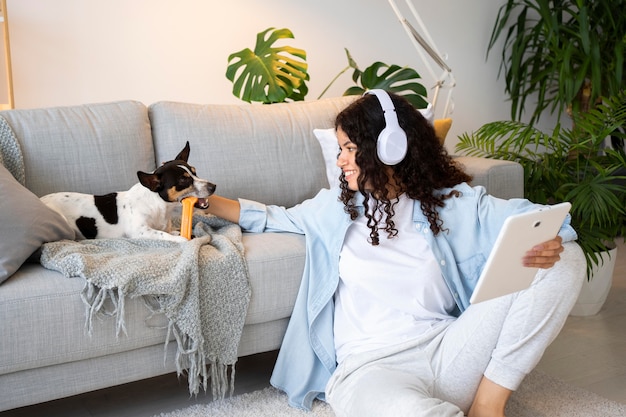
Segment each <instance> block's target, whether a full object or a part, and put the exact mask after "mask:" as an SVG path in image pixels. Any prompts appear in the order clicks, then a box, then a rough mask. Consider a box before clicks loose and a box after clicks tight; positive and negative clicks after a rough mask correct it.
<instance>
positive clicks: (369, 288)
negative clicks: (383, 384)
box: [334, 194, 455, 362]
mask: <svg viewBox="0 0 626 417" xmlns="http://www.w3.org/2000/svg"><path fill="white" fill-rule="evenodd" d="M412 219H413V200H411V199H409V198H408V197H406V196H405V195H404V194H403V195H402V196H400V199H399V202H398V204H397V205H396V207H395V215H394V222H395V226H396V229H398V235H397V236H395V237H393V238H391V239H390V238H388V236H387V234H386V232H385V231H384V230H383V228H384V225H379V233H380V243H379V245H378V246H372V245H371V244H370V243H369V241H368V238H369V234H370V229H369V228H368V227H367V218H366V217H365V216H360V217H359V218H358V219H357V220H356V221H355V222H354V223H353V224H352V225H351V226H350V227H349V229H348V232H347V233H346V237H345V240H344V243H343V247H342V250H341V258H340V260H339V274H340V279H339V286H338V288H337V291H336V293H335V322H334V337H335V349H336V351H337V361H338V362H341V361H342V360H343V359H344V358H345V357H346V356H348V355H349V354H353V353H361V352H365V351H370V350H373V349H377V348H381V347H385V346H389V345H392V344H395V343H398V342H401V341H404V340H407V339H410V338H414V337H416V336H419V335H420V334H422V333H423V332H424V331H426V330H428V329H430V328H431V327H432V326H433V325H434V324H436V323H438V322H440V321H441V320H450V319H453V317H452V316H451V315H450V314H449V312H450V311H452V310H453V309H454V306H455V304H454V299H453V298H452V294H451V293H450V290H449V289H448V287H447V285H446V283H445V281H444V279H443V277H442V275H441V269H440V267H439V265H438V264H437V260H436V259H435V257H434V255H433V253H432V251H431V249H430V247H429V246H428V243H427V242H426V240H425V239H424V237H423V233H432V232H431V231H430V229H429V228H427V227H426V228H424V229H423V230H418V229H417V228H416V227H415V225H414V223H413V220H412Z"/></svg>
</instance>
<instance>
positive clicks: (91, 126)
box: [0, 97, 523, 411]
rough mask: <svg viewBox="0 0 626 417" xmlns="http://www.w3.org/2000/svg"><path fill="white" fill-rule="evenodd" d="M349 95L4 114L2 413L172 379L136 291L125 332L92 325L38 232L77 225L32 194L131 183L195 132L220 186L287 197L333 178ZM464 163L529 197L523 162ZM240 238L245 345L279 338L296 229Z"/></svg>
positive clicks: (204, 162) (293, 273) (156, 330)
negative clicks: (335, 128)
mask: <svg viewBox="0 0 626 417" xmlns="http://www.w3.org/2000/svg"><path fill="white" fill-rule="evenodd" d="M352 99H353V98H350V97H348V98H345V97H343V98H333V99H322V100H318V101H311V102H299V103H289V104H274V105H271V106H264V105H249V104H241V105H198V104H184V103H173V102H159V103H155V104H153V105H151V106H149V107H147V106H145V105H144V104H142V103H139V102H136V101H120V102H114V103H102V104H88V105H82V106H72V107H62V108H45V109H33V110H9V111H4V112H0V136H2V138H1V139H0V145H1V152H0V162H2V163H3V165H4V166H5V167H6V169H5V168H4V167H2V166H0V169H2V171H0V193H1V200H2V202H0V216H2V226H1V228H0V229H1V232H2V235H1V236H0V240H1V241H2V243H1V245H2V251H3V252H2V253H0V262H2V264H3V265H2V269H0V274H2V275H0V282H1V284H0V387H1V388H0V411H2V410H7V409H12V408H16V407H21V406H25V405H29V404H34V403H40V402H44V401H48V400H53V399H56V398H61V397H66V396H70V395H75V394H79V393H83V392H87V391H91V390H97V389H100V388H104V387H108V386H112V385H117V384H122V383H127V382H131V381H137V380H141V379H144V378H149V377H153V376H157V375H162V374H166V373H172V378H175V377H176V376H175V375H174V372H175V369H176V368H175V365H174V360H173V356H174V353H175V349H176V343H170V344H169V345H168V352H167V359H166V360H165V361H164V341H165V337H166V329H164V328H163V326H161V325H165V319H164V318H163V317H150V314H149V311H148V310H147V308H146V307H145V305H144V304H143V303H142V302H141V301H139V300H137V299H131V300H127V303H126V312H125V314H126V318H125V320H126V328H127V335H121V336H119V337H116V332H115V320H101V321H95V322H94V323H93V324H94V328H93V335H92V336H91V337H90V336H88V335H87V334H86V333H85V311H84V305H83V302H82V300H81V297H80V293H81V290H82V289H83V286H84V282H81V280H80V279H67V278H64V277H63V276H62V275H61V274H59V273H57V272H54V271H51V270H47V269H44V268H43V267H42V266H41V265H39V264H38V263H37V262H36V261H37V256H36V249H37V248H38V247H39V246H40V245H41V243H43V242H46V241H50V240H58V239H62V238H72V236H70V235H69V233H70V232H69V231H68V230H67V227H64V225H63V224H61V223H60V222H59V219H57V218H55V217H54V215H55V214H54V213H53V212H51V211H49V210H48V211H46V209H45V207H41V206H40V205H39V204H40V203H39V200H38V199H37V198H36V197H35V196H37V197H39V196H42V195H44V194H47V193H51V192H57V191H78V192H85V193H93V194H103V193H108V192H111V191H120V190H126V189H128V188H129V187H130V186H131V185H133V184H134V183H136V182H137V176H136V171H137V170H143V171H150V170H153V169H155V167H156V165H157V164H159V163H160V162H162V161H166V160H169V159H172V158H173V157H174V156H175V155H176V154H177V153H178V151H179V150H180V149H182V147H183V145H184V143H185V141H187V140H188V141H189V142H190V145H191V156H190V161H189V162H190V163H191V164H192V165H194V166H195V167H196V168H197V171H198V174H199V176H201V177H203V178H207V179H209V180H210V181H212V182H214V183H216V184H217V193H218V194H221V195H224V196H226V197H243V198H247V199H253V200H258V201H262V202H265V203H270V204H279V205H283V206H292V205H295V204H297V203H299V202H301V201H303V200H304V199H307V198H310V197H312V196H314V195H315V194H316V193H317V192H318V190H319V189H321V188H323V187H327V186H328V178H327V174H326V168H325V163H324V157H323V153H322V149H321V147H320V144H319V142H318V141H317V140H316V137H315V136H314V134H313V129H315V128H330V127H332V124H333V118H334V116H335V115H336V114H337V112H338V111H340V110H341V109H342V108H343V107H345V106H346V105H347V104H348V103H349V102H350V100H352ZM458 161H459V163H461V164H463V165H464V166H465V168H466V169H467V171H468V172H469V173H470V174H472V175H474V183H475V184H480V185H484V186H486V187H487V189H488V190H489V192H490V193H492V194H494V195H497V196H500V197H503V198H510V197H519V196H521V195H522V191H523V190H522V180H523V179H522V176H523V174H522V170H521V167H520V166H519V165H517V164H514V163H510V162H504V161H495V160H485V159H479V158H470V157H459V158H458ZM7 173H8V174H7ZM244 246H245V253H246V260H247V263H248V269H249V274H250V281H251V288H252V298H251V302H250V305H249V308H248V314H247V318H246V322H245V327H244V330H243V335H242V338H241V342H240V345H239V353H238V354H239V356H245V355H251V354H254V353H259V352H266V351H270V350H275V349H277V348H278V347H279V346H280V343H281V340H282V336H283V333H284V331H285V328H286V325H287V321H288V320H289V316H290V313H291V309H292V307H293V304H294V301H295V297H296V293H297V290H298V286H299V282H300V276H301V272H302V269H303V265H304V239H303V238H302V236H298V235H293V234H289V233H264V234H247V233H246V234H244ZM33 251H35V254H34V255H33V256H31V253H32V252H33ZM27 258H28V260H26V259H27ZM25 260H26V261H25ZM24 261H25V262H24Z"/></svg>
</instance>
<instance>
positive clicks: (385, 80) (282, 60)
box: [226, 28, 428, 109]
mask: <svg viewBox="0 0 626 417" xmlns="http://www.w3.org/2000/svg"><path fill="white" fill-rule="evenodd" d="M293 37H294V36H293V33H292V32H291V31H290V30H289V29H274V28H268V29H266V30H264V31H262V32H260V33H259V34H257V40H256V46H255V48H254V51H252V50H250V49H248V48H246V49H243V50H241V51H239V52H236V53H233V54H231V55H230V56H229V57H228V62H229V65H228V68H227V69H226V78H228V79H229V80H230V81H232V82H233V94H234V95H235V96H236V97H239V98H240V99H242V100H244V101H247V102H253V101H254V102H261V103H279V102H285V101H300V100H304V98H305V96H306V95H307V93H308V87H307V85H306V81H308V80H309V74H308V72H307V70H308V66H307V64H306V52H305V51H304V50H302V49H298V48H294V47H291V46H282V47H277V46H274V43H275V42H276V41H278V40H279V39H285V38H293ZM346 54H347V57H348V66H347V67H346V68H344V69H343V70H342V71H341V72H340V73H339V74H338V75H337V76H336V77H335V78H334V79H333V80H332V81H331V82H330V84H329V85H328V87H326V89H324V91H323V92H322V94H320V97H321V96H323V95H324V93H326V91H327V90H328V88H329V87H330V85H332V84H333V83H334V82H335V81H336V80H337V79H338V78H339V76H340V75H341V74H343V73H344V72H346V71H347V70H349V69H350V68H352V69H353V73H352V80H353V81H354V83H355V85H354V86H352V87H350V88H348V89H347V90H346V91H345V92H344V95H360V94H363V92H365V91H366V90H370V89H374V88H382V89H385V90H388V91H392V92H395V93H397V94H399V95H402V96H404V97H405V98H406V99H407V100H409V101H410V102H411V103H412V104H413V106H415V107H416V108H418V109H421V108H426V107H427V106H428V102H427V101H426V97H427V91H426V88H425V87H424V86H423V85H422V84H420V83H419V82H418V81H417V80H419V79H420V78H421V77H420V75H419V74H418V73H417V71H415V70H413V69H411V68H408V67H401V66H398V65H387V64H385V63H383V62H375V63H373V64H372V65H370V66H369V67H367V68H366V69H365V70H363V71H361V70H360V69H359V67H358V65H357V64H356V62H355V61H354V59H352V56H351V55H350V52H349V51H348V50H347V49H346ZM318 98H319V97H318Z"/></svg>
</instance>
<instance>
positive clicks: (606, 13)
mask: <svg viewBox="0 0 626 417" xmlns="http://www.w3.org/2000/svg"><path fill="white" fill-rule="evenodd" d="M625 3H626V2H625V1H623V0H596V1H580V0H507V2H506V3H505V4H504V5H502V6H501V7H500V10H499V12H498V15H497V18H496V21H495V24H494V27H493V31H492V34H491V39H490V41H489V46H488V49H487V50H488V53H489V52H490V51H491V50H492V49H494V48H496V47H497V46H499V47H501V48H502V50H501V68H500V70H501V71H504V79H505V82H506V93H507V94H508V96H509V97H510V99H511V117H512V119H513V120H520V119H521V117H522V115H523V114H524V113H525V111H526V110H529V111H530V123H534V122H536V121H537V120H539V117H540V116H541V115H542V113H543V112H544V111H545V110H546V109H548V110H549V111H550V112H556V113H557V114H558V115H560V114H561V113H562V112H563V111H564V110H569V112H570V114H571V113H578V112H580V111H586V110H588V109H589V108H593V107H594V106H595V105H596V104H598V103H599V102H600V101H601V100H602V98H603V97H611V96H616V95H617V94H619V92H620V91H623V90H624V88H625V87H626V81H625V80H624V72H625V70H626V63H625V61H624V52H625V50H626V13H622V12H620V10H622V9H623V6H624V5H625ZM502 37H504V42H503V43H501V44H499V43H498V42H497V41H498V40H499V39H501V38H502ZM532 102H535V103H534V105H533V103H532ZM527 106H528V108H527Z"/></svg>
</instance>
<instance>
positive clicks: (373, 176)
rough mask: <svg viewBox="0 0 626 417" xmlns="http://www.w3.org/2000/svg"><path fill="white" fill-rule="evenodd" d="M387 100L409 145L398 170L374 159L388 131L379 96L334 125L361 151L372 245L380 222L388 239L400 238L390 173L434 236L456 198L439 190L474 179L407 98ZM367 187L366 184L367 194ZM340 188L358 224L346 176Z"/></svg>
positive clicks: (362, 184)
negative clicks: (441, 214)
mask: <svg viewBox="0 0 626 417" xmlns="http://www.w3.org/2000/svg"><path fill="white" fill-rule="evenodd" d="M389 95H390V96H391V100H392V102H393V104H394V107H395V108H396V113H397V116H398V121H399V124H400V127H402V129H404V131H405V132H406V135H407V143H408V150H407V154H406V156H405V157H404V159H403V160H402V161H401V162H400V163H398V164H397V165H395V166H392V167H389V166H387V165H385V164H383V163H382V162H381V161H380V159H379V158H378V156H377V154H376V140H377V138H378V134H379V133H380V132H381V131H382V130H383V128H384V127H385V119H384V115H383V111H382V108H381V106H380V103H379V101H378V99H377V98H376V96H374V95H371V94H367V95H364V96H363V97H361V98H359V99H357V100H356V101H354V102H353V103H352V104H350V105H349V106H348V107H346V108H345V109H344V110H343V111H341V113H339V115H338V116H337V118H336V120H335V128H337V129H342V130H343V131H344V132H345V133H346V135H347V136H348V137H349V138H350V141H351V142H352V143H354V144H355V145H356V146H357V152H356V160H355V161H356V164H357V165H358V166H359V169H360V175H359V178H358V186H359V191H358V192H360V193H361V194H362V195H363V196H364V197H365V199H364V204H365V216H366V217H367V226H368V227H369V228H370V230H371V232H370V243H371V244H372V245H378V243H379V234H378V225H379V224H380V223H381V222H384V224H385V227H384V230H385V232H387V234H388V236H389V237H393V236H396V235H397V234H398V230H397V229H396V227H395V224H394V222H393V216H394V214H395V212H394V207H395V205H396V204H397V203H398V198H397V195H396V193H394V192H393V190H389V187H388V185H389V180H390V178H389V172H390V171H391V172H392V174H391V175H392V177H393V180H394V181H395V183H396V184H397V185H398V187H399V191H400V192H401V193H402V192H404V193H406V195H407V196H408V197H409V198H411V199H413V200H417V201H419V202H420V206H421V209H422V212H423V213H424V215H425V216H426V218H427V219H428V222H429V224H430V230H432V232H433V233H434V234H435V235H437V234H439V233H440V232H441V231H442V230H445V228H444V227H443V221H442V220H441V219H440V218H439V213H438V211H437V209H438V208H440V207H443V206H444V204H445V200H447V199H448V198H451V197H454V196H457V193H454V192H451V193H448V194H445V195H444V194H441V193H436V191H437V190H440V189H442V188H448V187H453V186H455V185H457V184H460V183H462V182H468V181H470V180H471V176H470V175H468V174H467V173H465V172H464V171H463V170H462V169H461V168H460V167H459V166H458V165H457V164H456V163H455V162H454V161H453V159H452V158H451V157H450V155H449V154H448V152H447V151H446V149H445V148H444V147H443V145H441V144H440V142H439V140H438V139H437V137H436V136H435V131H434V129H433V127H432V126H431V125H430V123H428V122H427V121H426V119H425V118H424V117H423V116H422V114H421V113H420V112H419V111H418V110H416V109H415V108H414V107H413V106H412V105H411V104H410V103H409V102H408V101H407V100H406V99H404V98H403V97H401V96H398V95H396V94H393V93H389ZM365 184H368V190H367V191H366V189H365ZM340 187H341V195H340V197H339V200H340V201H341V202H343V204H344V209H345V211H346V213H348V214H349V215H350V218H351V219H352V220H354V219H356V218H357V217H358V211H357V209H356V206H355V199H354V197H355V195H356V191H352V190H350V189H348V183H347V182H346V180H345V178H344V175H343V174H342V175H341V185H340ZM371 205H373V206H372V207H370V206H371Z"/></svg>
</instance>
